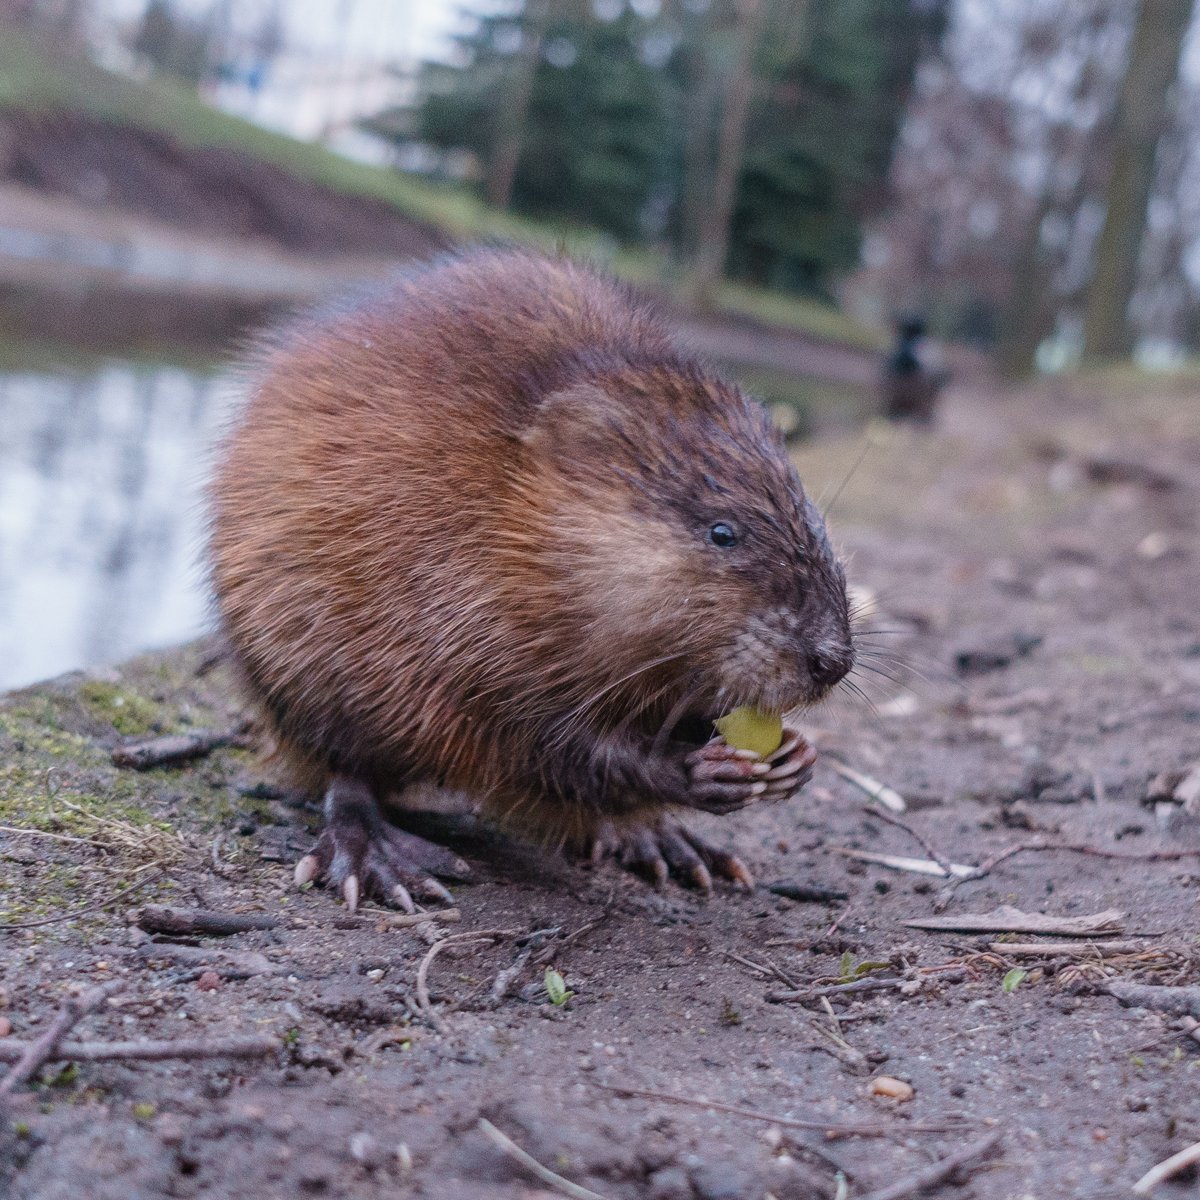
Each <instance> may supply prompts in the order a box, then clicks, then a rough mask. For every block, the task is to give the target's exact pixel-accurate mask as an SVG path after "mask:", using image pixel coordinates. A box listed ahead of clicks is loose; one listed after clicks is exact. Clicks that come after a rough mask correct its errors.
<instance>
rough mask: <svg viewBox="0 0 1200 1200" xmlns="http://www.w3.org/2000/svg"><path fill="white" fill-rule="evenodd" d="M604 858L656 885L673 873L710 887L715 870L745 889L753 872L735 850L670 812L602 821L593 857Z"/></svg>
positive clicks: (707, 889)
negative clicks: (631, 820)
mask: <svg viewBox="0 0 1200 1200" xmlns="http://www.w3.org/2000/svg"><path fill="white" fill-rule="evenodd" d="M606 858H613V859H616V861H617V862H619V863H620V864H621V866H623V867H626V868H627V869H629V870H631V871H637V872H639V873H640V874H643V875H648V876H649V877H650V878H651V879H652V880H653V881H654V882H655V884H657V885H661V884H663V883H665V882H666V881H667V879H668V877H669V876H671V875H674V876H675V877H676V878H677V879H681V880H683V881H684V882H687V883H691V884H692V885H693V886H695V887H698V888H699V889H700V890H701V891H704V892H711V891H712V886H713V876H714V875H715V876H717V877H718V878H720V879H728V880H729V881H730V882H732V883H734V884H736V885H737V886H738V887H742V888H745V889H746V891H750V890H752V889H753V887H754V877H753V876H752V875H751V874H750V870H749V868H748V867H747V866H746V864H745V863H744V862H742V860H741V859H740V858H738V857H737V855H736V854H730V853H729V852H728V851H726V850H722V849H720V848H719V847H717V846H713V845H711V844H710V843H708V842H706V841H705V840H704V839H703V838H701V837H699V836H698V835H697V834H694V833H692V832H691V830H689V829H686V828H685V827H684V826H683V825H682V824H680V822H679V821H677V820H675V819H674V817H657V818H653V819H651V820H647V821H645V822H642V823H631V824H627V825H620V826H617V825H614V824H612V823H611V822H606V823H605V824H604V825H603V826H602V827H601V828H600V830H599V831H598V832H597V833H596V835H595V837H594V838H593V841H592V847H591V859H592V862H593V863H599V862H601V861H603V860H604V859H606Z"/></svg>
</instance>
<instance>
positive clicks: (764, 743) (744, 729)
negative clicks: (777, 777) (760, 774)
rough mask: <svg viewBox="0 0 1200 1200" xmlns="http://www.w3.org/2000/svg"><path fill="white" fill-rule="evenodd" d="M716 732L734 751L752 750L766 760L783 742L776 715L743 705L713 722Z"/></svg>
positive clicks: (779, 721) (781, 730) (780, 726)
mask: <svg viewBox="0 0 1200 1200" xmlns="http://www.w3.org/2000/svg"><path fill="white" fill-rule="evenodd" d="M714 724H715V725H716V727H717V732H718V733H719V734H720V735H721V736H722V737H723V738H724V739H725V740H726V741H727V742H728V743H729V744H730V745H731V746H733V747H734V749H736V750H753V751H754V753H755V754H759V755H761V756H762V757H763V758H766V757H767V755H768V754H774V753H775V751H776V750H778V749H779V746H780V744H781V743H782V741H783V721H782V719H781V718H780V716H779V714H778V713H767V712H763V711H762V709H760V708H752V707H751V706H750V705H748V704H743V705H742V706H741V708H735V709H734V710H733V712H731V713H726V715H725V716H723V717H721V718H720V720H718V721H716V722H714Z"/></svg>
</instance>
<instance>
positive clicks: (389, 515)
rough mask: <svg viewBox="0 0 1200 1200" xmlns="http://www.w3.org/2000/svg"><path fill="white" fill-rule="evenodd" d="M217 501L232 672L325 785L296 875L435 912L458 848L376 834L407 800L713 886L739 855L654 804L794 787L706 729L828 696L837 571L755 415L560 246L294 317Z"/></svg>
mask: <svg viewBox="0 0 1200 1200" xmlns="http://www.w3.org/2000/svg"><path fill="white" fill-rule="evenodd" d="M250 391H251V394H250V398H249V402H248V405H247V407H246V409H245V411H244V414H243V415H242V417H241V419H240V421H239V423H238V424H237V426H236V428H235V429H234V431H233V432H232V434H231V435H230V437H229V438H228V440H227V442H226V444H225V447H224V450H223V454H222V461H221V462H220V464H219V467H218V470H217V472H216V474H215V479H214V483H213V485H212V530H211V566H212V582H213V585H214V592H215V596H216V600H217V607H218V610H219V616H220V621H221V624H222V626H223V630H224V634H225V636H226V638H227V641H228V645H229V647H230V649H231V653H232V658H233V660H234V662H235V664H236V666H237V667H238V669H239V672H240V674H241V676H242V677H243V679H244V682H245V685H246V688H247V690H248V692H249V695H250V697H251V698H252V700H254V701H255V702H257V706H258V708H259V709H260V711H261V713H262V714H263V716H264V718H265V720H266V721H267V723H268V725H269V728H270V731H271V733H272V735H273V738H274V741H275V743H276V745H277V747H278V748H279V751H280V752H281V753H282V755H283V756H284V757H285V758H286V759H287V760H289V761H291V762H292V763H293V764H297V765H299V766H300V767H301V768H303V769H304V770H305V771H306V773H307V775H308V777H309V778H310V779H312V780H313V781H315V782H319V784H320V786H321V788H322V789H323V791H324V795H325V800H324V806H325V827H324V830H323V832H322V833H321V835H320V837H319V839H318V841H317V843H316V846H315V847H314V849H313V851H312V852H311V853H310V854H309V855H306V856H305V857H304V858H303V859H302V860H301V861H300V863H299V864H298V865H297V868H296V878H297V880H298V881H299V882H301V883H304V882H307V881H309V880H312V879H314V878H321V879H327V880H328V881H330V882H332V883H333V884H334V885H336V886H338V887H340V888H341V890H342V893H343V895H344V897H345V899H346V902H347V903H348V904H349V905H350V906H351V907H354V906H355V905H356V903H357V902H358V899H359V897H360V895H361V894H363V893H364V892H366V891H369V892H371V893H373V894H375V895H377V896H379V897H381V898H383V899H385V900H391V901H394V902H396V903H399V904H400V905H402V906H404V907H407V908H410V909H411V906H412V900H411V894H412V892H413V891H414V890H416V891H420V892H421V893H422V894H425V895H439V896H442V897H446V896H448V893H446V892H445V889H444V888H443V887H442V886H441V885H440V884H438V883H437V882H436V881H435V880H434V878H433V876H434V875H442V876H450V877H456V876H461V875H463V874H465V873H466V865H465V864H464V863H463V862H462V861H461V860H459V859H458V858H457V857H456V856H455V855H453V854H451V853H450V852H449V851H447V850H445V849H443V848H442V847H439V846H436V845H434V844H432V843H430V842H427V841H425V840H423V839H421V838H418V837H416V836H415V835H413V834H410V833H407V832H405V831H403V830H402V829H400V828H399V827H398V826H397V825H395V824H393V823H391V822H390V821H388V820H387V819H386V818H385V816H384V808H383V804H384V801H385V800H386V798H387V797H388V796H389V795H391V794H394V793H398V792H400V791H402V790H403V789H404V788H405V787H407V786H408V785H412V784H417V783H434V784H436V785H439V786H442V787H447V788H451V789H456V790H460V791H465V792H467V793H469V794H470V795H472V796H473V797H475V798H476V799H477V800H478V802H479V803H480V804H481V806H482V808H483V811H484V812H485V813H487V814H489V815H490V816H492V817H494V818H496V819H497V820H499V821H500V822H504V823H507V824H508V825H509V826H510V827H512V826H514V825H515V826H516V827H517V828H518V829H520V830H523V831H526V832H532V833H533V834H535V835H537V836H539V837H541V838H543V839H547V840H552V841H554V842H556V843H558V844H560V845H562V844H564V843H566V842H571V843H573V844H576V845H580V846H586V845H587V844H588V843H590V844H591V845H592V847H593V851H594V852H596V853H604V852H611V853H614V854H616V855H617V856H618V857H619V858H620V859H621V860H622V861H623V862H625V863H626V864H627V865H633V866H638V867H641V868H645V869H648V870H650V871H651V872H652V873H653V874H655V875H656V876H657V877H658V878H660V879H662V878H665V876H666V874H667V872H668V870H670V871H673V872H675V873H676V874H678V875H680V876H682V877H684V878H690V879H691V880H692V881H694V882H696V883H698V884H699V885H700V886H702V887H705V888H707V887H709V886H710V885H711V877H712V874H713V873H715V874H718V875H722V876H726V877H728V878H730V879H732V880H734V881H738V882H741V883H743V884H745V885H749V883H750V877H749V873H748V871H747V870H746V868H745V866H744V864H742V863H741V862H740V861H739V860H738V859H737V858H735V857H734V856H733V855H730V854H727V853H724V852H723V851H720V850H718V849H716V848H714V847H712V846H710V845H708V844H707V843H705V842H703V841H702V840H701V839H700V838H698V837H696V836H695V835H694V834H692V833H690V832H689V831H687V830H685V829H684V828H683V826H682V825H681V824H679V823H678V822H677V821H676V819H675V818H674V816H673V815H672V810H673V809H676V808H680V807H682V808H695V809H703V810H707V811H709V812H718V813H724V812H729V811H732V810H734V809H739V808H741V807H743V806H744V805H746V804H748V803H750V802H752V801H755V800H765V799H775V798H782V797H785V796H787V795H790V794H792V793H793V792H795V791H796V790H797V789H798V788H799V787H800V786H801V785H802V784H803V783H804V782H805V781H806V780H807V778H808V777H809V775H810V774H811V768H812V764H813V761H814V758H815V755H814V753H813V751H812V750H811V749H810V747H809V746H808V745H807V744H806V743H805V742H804V741H803V739H801V738H800V737H799V736H798V735H797V734H796V732H795V731H794V730H785V736H784V740H783V744H782V745H781V746H780V748H779V750H778V751H776V752H775V753H774V754H773V755H771V756H770V757H769V758H768V759H767V760H766V761H763V760H761V759H760V758H759V757H758V756H757V755H755V754H751V753H748V752H745V751H738V750H735V749H734V748H732V747H730V746H728V745H726V744H725V742H724V741H723V740H722V739H721V738H719V737H714V736H713V726H712V723H711V722H712V720H713V718H714V717H717V716H719V715H721V714H722V713H723V712H726V711H728V710H729V709H731V708H733V707H734V706H736V705H741V704H753V705H757V706H758V707H759V708H762V709H766V710H771V711H776V712H782V711H786V710H789V709H792V708H795V707H797V706H800V705H805V704H809V703H812V702H814V701H816V700H818V699H820V698H821V697H823V696H824V695H825V694H826V693H827V692H828V691H829V690H830V689H831V688H832V687H833V686H834V685H835V684H836V683H837V682H838V681H839V680H840V679H841V678H842V677H843V676H844V675H845V674H846V672H847V671H848V670H849V669H850V667H851V665H852V663H853V658H854V649H853V642H852V637H851V629H850V618H849V613H848V605H847V599H846V583H845V574H844V571H843V568H842V565H841V563H840V562H839V560H838V558H837V556H836V555H835V553H834V551H833V550H832V548H831V546H830V542H829V539H828V537H827V534H826V530H825V525H824V521H823V520H822V517H821V515H820V513H819V512H818V511H817V509H816V508H815V507H814V505H813V504H812V502H811V501H810V500H809V499H808V498H807V497H806V496H805V493H804V491H803V488H802V487H801V484H800V480H799V478H798V477H797V475H796V473H795V470H794V469H793V467H792V466H791V464H790V462H789V461H788V458H787V456H786V454H785V452H784V448H783V442H782V439H781V437H780V436H779V434H778V433H777V432H776V431H775V430H774V429H773V428H772V426H771V423H770V421H769V419H768V417H767V415H766V413H765V412H764V410H763V409H762V408H761V406H760V405H759V404H757V403H756V402H753V401H751V400H750V399H748V398H747V397H746V396H745V395H744V394H743V393H742V392H741V391H740V390H739V389H738V388H737V387H735V386H733V385H731V384H729V383H726V382H724V381H722V380H721V379H719V378H718V377H717V376H715V375H714V374H712V373H710V372H709V371H708V370H706V369H704V368H703V367H702V366H700V365H698V364H697V363H696V362H694V361H693V360H692V359H690V358H688V357H687V356H685V355H683V354H681V353H680V352H679V350H678V349H677V348H676V347H675V346H674V345H673V344H672V341H671V339H670V337H669V335H668V333H667V330H666V327H665V325H664V324H663V323H662V321H661V319H660V318H659V317H658V316H656V315H655V313H654V312H653V311H652V310H651V309H650V308H648V307H647V306H646V304H645V303H643V302H641V301H639V300H638V299H636V298H635V297H634V296H633V294H632V293H631V292H630V291H628V290H627V289H626V288H625V287H624V286H623V285H621V284H619V283H617V282H616V281H615V280H612V279H610V278H608V277H606V276H605V275H603V274H601V273H599V272H596V271H593V270H591V269H589V268H585V267H583V266H580V265H577V264H575V263H573V262H571V261H569V260H567V259H565V258H548V257H543V256H541V255H539V254H536V253H533V252H529V251H521V250H495V249H492V250H483V251H474V252H467V253H464V254H462V255H460V256H457V257H452V258H449V259H446V260H441V261H439V262H437V263H435V264H433V265H430V266H425V267H421V268H417V269H416V270H414V271H413V272H412V273H410V274H407V275H405V276H403V277H402V278H400V279H399V280H398V281H396V282H394V283H391V284H389V285H387V286H386V287H384V288H383V289H382V290H379V291H377V292H375V293H374V294H371V295H369V296H367V297H365V298H359V299H357V300H356V301H354V302H350V303H346V304H343V305H341V306H340V307H336V308H333V309H331V310H328V311H326V312H325V313H323V314H317V315H314V316H310V317H308V318H305V319H302V320H300V321H299V322H297V323H295V324H293V325H292V326H291V327H290V328H288V329H286V330H285V331H283V332H282V333H281V334H280V335H278V336H276V337H274V338H272V339H270V340H269V341H268V342H267V343H266V344H265V345H264V346H263V347H262V348H261V349H260V351H259V353H258V355H257V358H256V360H255V361H254V363H253V364H252V374H251V389H250Z"/></svg>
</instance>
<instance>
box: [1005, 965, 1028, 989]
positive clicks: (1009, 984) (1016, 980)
mask: <svg viewBox="0 0 1200 1200" xmlns="http://www.w3.org/2000/svg"><path fill="white" fill-rule="evenodd" d="M1028 974H1029V972H1028V971H1026V970H1023V969H1022V968H1021V967H1013V969H1012V970H1011V971H1009V972H1008V974H1007V975H1005V976H1004V981H1003V983H1001V985H1000V986H1001V987H1002V988H1003V989H1004V991H1005V992H1006V993H1009V992H1015V991H1016V990H1017V988H1019V987H1020V986H1021V982H1022V981H1023V980H1024V978H1025V976H1026V975H1028Z"/></svg>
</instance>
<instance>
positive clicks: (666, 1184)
mask: <svg viewBox="0 0 1200 1200" xmlns="http://www.w3.org/2000/svg"><path fill="white" fill-rule="evenodd" d="M647 1188H648V1190H647V1192H646V1195H647V1197H648V1200H692V1185H691V1184H690V1183H689V1182H688V1177H687V1175H686V1174H685V1173H684V1172H683V1171H682V1170H680V1169H679V1167H664V1168H663V1169H662V1170H661V1171H655V1172H654V1174H653V1175H651V1176H650V1178H649V1179H648V1180H647Z"/></svg>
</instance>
